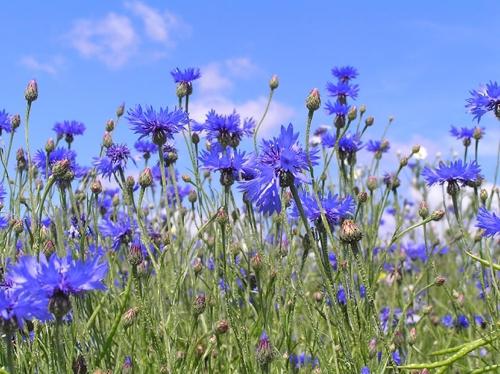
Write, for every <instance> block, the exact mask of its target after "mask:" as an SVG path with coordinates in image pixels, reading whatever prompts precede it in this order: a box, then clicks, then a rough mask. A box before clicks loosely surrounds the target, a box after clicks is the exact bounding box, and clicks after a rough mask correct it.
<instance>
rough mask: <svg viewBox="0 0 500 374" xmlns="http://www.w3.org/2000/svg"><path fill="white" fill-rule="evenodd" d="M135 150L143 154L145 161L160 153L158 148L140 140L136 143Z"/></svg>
mask: <svg viewBox="0 0 500 374" xmlns="http://www.w3.org/2000/svg"><path fill="white" fill-rule="evenodd" d="M134 148H135V149H136V151H137V152H140V153H142V156H143V157H144V159H145V160H149V158H150V157H151V153H156V152H158V146H157V145H156V144H154V143H151V142H150V141H147V140H138V141H136V142H135V143H134Z"/></svg>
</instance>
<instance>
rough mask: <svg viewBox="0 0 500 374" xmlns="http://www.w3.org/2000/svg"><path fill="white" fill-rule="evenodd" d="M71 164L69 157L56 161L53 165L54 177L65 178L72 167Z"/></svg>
mask: <svg viewBox="0 0 500 374" xmlns="http://www.w3.org/2000/svg"><path fill="white" fill-rule="evenodd" d="M70 164H71V163H70V161H69V160H68V159H63V160H60V161H57V162H55V163H54V165H53V166H52V174H53V175H54V177H55V178H57V179H61V178H64V177H65V176H66V173H67V172H68V171H69V169H70Z"/></svg>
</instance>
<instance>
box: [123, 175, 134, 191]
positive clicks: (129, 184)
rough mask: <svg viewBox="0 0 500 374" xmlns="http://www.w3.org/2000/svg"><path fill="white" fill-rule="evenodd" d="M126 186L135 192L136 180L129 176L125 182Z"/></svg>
mask: <svg viewBox="0 0 500 374" xmlns="http://www.w3.org/2000/svg"><path fill="white" fill-rule="evenodd" d="M125 185H126V187H127V189H128V190H129V191H133V190H134V187H135V180H134V177H133V176H131V175H129V176H128V177H127V179H126V180H125Z"/></svg>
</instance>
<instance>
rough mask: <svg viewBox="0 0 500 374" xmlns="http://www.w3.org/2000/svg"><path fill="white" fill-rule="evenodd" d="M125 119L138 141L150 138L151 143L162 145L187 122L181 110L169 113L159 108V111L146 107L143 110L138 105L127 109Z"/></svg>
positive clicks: (186, 117)
mask: <svg viewBox="0 0 500 374" xmlns="http://www.w3.org/2000/svg"><path fill="white" fill-rule="evenodd" d="M127 114H128V117H127V119H128V120H129V122H130V125H131V126H130V127H131V129H132V130H134V132H135V133H136V134H140V137H139V139H142V138H144V137H147V136H150V137H151V139H152V141H153V143H155V144H156V145H160V146H161V145H163V144H165V143H166V141H167V140H168V139H173V137H174V134H176V133H178V132H180V131H181V130H183V129H184V127H185V126H186V125H187V124H188V122H189V117H188V115H187V113H186V112H184V111H183V110H182V109H174V110H173V111H169V110H168V108H165V109H163V108H160V110H159V111H156V110H154V109H153V107H152V106H147V107H146V108H145V110H143V109H142V107H141V106H140V105H137V106H136V107H135V108H132V109H129V111H128V112H127Z"/></svg>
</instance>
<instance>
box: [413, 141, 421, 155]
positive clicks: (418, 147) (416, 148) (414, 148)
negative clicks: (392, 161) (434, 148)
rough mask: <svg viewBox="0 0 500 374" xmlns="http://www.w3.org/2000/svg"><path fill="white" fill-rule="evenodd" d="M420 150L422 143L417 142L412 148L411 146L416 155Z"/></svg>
mask: <svg viewBox="0 0 500 374" xmlns="http://www.w3.org/2000/svg"><path fill="white" fill-rule="evenodd" d="M418 152H420V144H415V145H414V146H413V147H412V148H411V153H412V154H413V155H414V154H416V153H418Z"/></svg>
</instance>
